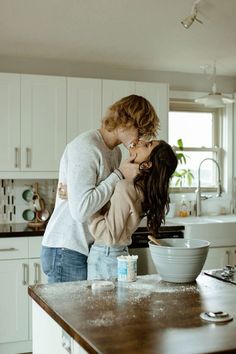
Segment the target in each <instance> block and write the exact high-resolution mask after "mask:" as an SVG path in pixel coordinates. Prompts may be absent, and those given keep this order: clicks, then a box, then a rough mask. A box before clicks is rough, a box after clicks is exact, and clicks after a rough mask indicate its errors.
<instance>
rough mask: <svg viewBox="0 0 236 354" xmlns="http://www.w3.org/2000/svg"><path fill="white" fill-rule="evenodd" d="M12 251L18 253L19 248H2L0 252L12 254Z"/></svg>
mask: <svg viewBox="0 0 236 354" xmlns="http://www.w3.org/2000/svg"><path fill="white" fill-rule="evenodd" d="M11 251H17V248H14V247H10V248H0V252H11Z"/></svg>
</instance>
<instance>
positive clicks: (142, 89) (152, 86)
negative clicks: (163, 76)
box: [135, 82, 169, 141]
mask: <svg viewBox="0 0 236 354" xmlns="http://www.w3.org/2000/svg"><path fill="white" fill-rule="evenodd" d="M135 93H136V94H137V95H140V96H143V97H145V98H146V99H148V101H149V102H150V103H151V104H152V105H153V107H154V108H155V111H156V113H157V115H158V117H159V119H160V131H159V133H158V139H163V140H166V141H167V140H168V112H169V85H168V84H162V83H154V82H136V91H135Z"/></svg>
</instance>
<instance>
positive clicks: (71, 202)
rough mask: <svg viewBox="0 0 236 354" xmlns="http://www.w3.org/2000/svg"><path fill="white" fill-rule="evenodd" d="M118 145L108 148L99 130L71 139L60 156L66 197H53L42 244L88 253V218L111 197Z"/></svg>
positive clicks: (117, 164) (91, 240)
mask: <svg viewBox="0 0 236 354" xmlns="http://www.w3.org/2000/svg"><path fill="white" fill-rule="evenodd" d="M120 160H121V151H120V149H119V147H115V148H114V149H113V150H111V149H109V148H108V147H107V146H106V145H105V143H104V141H103V139H102V136H101V134H100V132H99V131H98V130H94V131H89V132H85V133H83V134H81V135H79V136H78V137H77V138H75V139H74V140H73V141H72V142H70V143H69V144H68V145H67V147H66V149H65V151H64V153H63V156H62V158H61V162H60V171H59V182H62V183H64V184H67V192H68V200H62V199H60V198H58V196H57V198H56V204H55V209H54V211H53V214H52V216H51V218H50V220H49V223H48V225H47V228H46V231H45V234H44V237H43V243H42V244H43V245H44V246H47V247H64V248H68V249H71V250H75V251H78V252H80V253H83V254H85V255H88V252H89V247H88V245H89V244H90V243H92V242H93V240H94V239H93V237H92V235H91V234H90V232H89V230H88V224H87V222H88V221H89V218H90V217H91V216H92V215H93V214H94V213H96V212H97V211H98V210H100V209H101V208H102V207H103V206H104V205H105V204H106V203H107V202H108V201H109V199H110V198H111V195H112V193H113V191H114V188H115V185H116V183H117V182H118V181H119V177H118V176H117V174H116V173H114V172H113V171H114V170H115V169H116V168H117V167H118V166H119V164H120Z"/></svg>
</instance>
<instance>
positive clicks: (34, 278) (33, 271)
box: [29, 258, 47, 340]
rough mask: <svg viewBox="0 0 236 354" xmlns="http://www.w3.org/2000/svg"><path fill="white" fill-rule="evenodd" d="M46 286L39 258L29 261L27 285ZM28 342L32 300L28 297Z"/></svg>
mask: <svg viewBox="0 0 236 354" xmlns="http://www.w3.org/2000/svg"><path fill="white" fill-rule="evenodd" d="M36 284H47V277H46V275H45V274H44V273H43V271H42V268H41V262H40V258H32V259H29V285H36ZM29 340H32V299H31V298H30V297H29Z"/></svg>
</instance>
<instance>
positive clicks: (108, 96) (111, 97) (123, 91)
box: [102, 80, 135, 115]
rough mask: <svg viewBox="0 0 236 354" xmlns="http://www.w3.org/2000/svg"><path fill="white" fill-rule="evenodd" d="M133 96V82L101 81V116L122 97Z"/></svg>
mask: <svg viewBox="0 0 236 354" xmlns="http://www.w3.org/2000/svg"><path fill="white" fill-rule="evenodd" d="M132 94H135V82H133V81H120V80H102V114H103V115H104V114H105V113H106V110H107V108H108V107H109V106H110V105H111V104H113V103H114V102H116V101H118V100H120V99H121V98H122V97H125V96H129V95H132Z"/></svg>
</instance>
